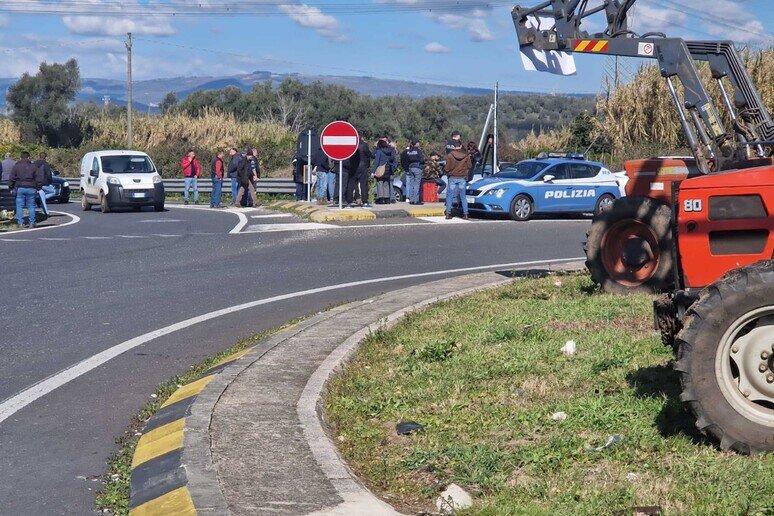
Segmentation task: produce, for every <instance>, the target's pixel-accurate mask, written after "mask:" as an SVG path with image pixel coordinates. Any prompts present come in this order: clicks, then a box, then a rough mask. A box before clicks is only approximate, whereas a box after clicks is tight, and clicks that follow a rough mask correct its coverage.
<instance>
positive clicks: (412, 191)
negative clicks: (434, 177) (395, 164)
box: [406, 140, 425, 204]
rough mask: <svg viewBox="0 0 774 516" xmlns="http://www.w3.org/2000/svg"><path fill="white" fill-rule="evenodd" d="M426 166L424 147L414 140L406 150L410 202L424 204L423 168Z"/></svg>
mask: <svg viewBox="0 0 774 516" xmlns="http://www.w3.org/2000/svg"><path fill="white" fill-rule="evenodd" d="M424 168H425V155H424V154H422V148H421V146H420V145H419V142H418V141H417V140H412V141H411V144H410V145H409V148H408V150H407V151H406V178H407V179H408V178H409V177H410V178H411V181H410V182H409V181H407V182H406V183H407V185H410V188H409V190H408V191H407V192H406V193H407V194H408V199H409V204H422V197H421V192H422V169H424Z"/></svg>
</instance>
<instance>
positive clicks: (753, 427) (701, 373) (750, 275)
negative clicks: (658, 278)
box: [675, 261, 774, 454]
mask: <svg viewBox="0 0 774 516" xmlns="http://www.w3.org/2000/svg"><path fill="white" fill-rule="evenodd" d="M684 325H685V327H684V329H683V330H682V331H681V332H680V334H679V335H678V338H677V340H678V345H679V351H678V355H677V362H676V363H675V369H676V370H677V371H678V372H679V373H680V384H681V386H682V394H681V396H680V399H681V400H682V401H683V402H684V403H685V405H686V406H687V408H688V410H690V411H691V412H692V413H693V414H694V415H695V416H696V426H697V428H698V429H699V430H700V431H701V432H702V433H703V434H705V435H708V436H711V437H712V438H713V439H715V440H717V441H718V442H719V443H720V447H721V448H722V449H723V450H734V451H736V452H738V453H743V454H755V453H761V452H767V451H774V349H773V348H774V346H773V345H772V344H774V261H768V262H759V263H756V264H754V265H749V266H747V267H742V268H739V269H735V270H733V271H731V272H730V273H728V274H726V275H725V276H724V277H723V278H722V279H720V280H718V281H717V282H715V283H714V284H712V285H710V286H709V287H707V288H706V289H705V290H704V291H703V292H702V293H701V296H700V297H699V300H698V301H696V302H695V303H694V304H693V305H692V306H691V307H690V308H689V309H688V312H687V313H686V317H685V323H684Z"/></svg>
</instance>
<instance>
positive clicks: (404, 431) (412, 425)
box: [395, 421, 425, 435]
mask: <svg viewBox="0 0 774 516" xmlns="http://www.w3.org/2000/svg"><path fill="white" fill-rule="evenodd" d="M395 431H396V432H398V435H411V434H415V433H417V432H424V431H425V427H424V426H423V425H421V424H420V423H417V422H416V421H401V422H400V423H398V424H397V425H396V426H395Z"/></svg>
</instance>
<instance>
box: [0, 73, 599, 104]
mask: <svg viewBox="0 0 774 516" xmlns="http://www.w3.org/2000/svg"><path fill="white" fill-rule="evenodd" d="M288 78H290V79H296V80H299V81H301V82H303V83H305V84H310V83H313V82H322V83H323V84H335V85H338V86H344V87H346V88H350V89H352V90H354V91H356V92H358V93H360V94H363V95H370V96H373V97H383V96H386V95H402V96H406V97H414V98H424V97H431V96H442V97H459V96H463V95H491V94H492V90H488V89H483V88H465V87H459V86H445V85H438V84H430V83H421V82H412V81H401V80H396V79H377V78H374V77H356V76H334V75H304V74H277V73H272V72H262V71H258V72H253V73H251V74H246V75H233V76H227V77H175V78H168V79H150V80H144V81H135V83H134V91H133V95H134V102H133V104H134V106H135V108H136V109H138V110H142V111H145V110H147V111H155V110H156V106H157V105H158V103H159V102H161V99H163V98H164V95H166V94H167V93H169V92H170V91H174V92H177V95H178V98H179V99H180V100H182V99H184V98H185V97H187V96H188V95H190V94H191V93H192V92H194V91H196V90H217V89H222V88H225V87H227V86H235V87H237V88H240V89H242V90H243V91H249V90H250V89H252V87H253V85H254V84H255V83H259V82H265V81H271V82H272V83H273V84H274V85H275V86H276V85H279V84H280V83H281V82H282V81H284V80H285V79H288ZM16 80H17V79H0V112H5V109H6V105H5V95H6V91H7V90H8V88H9V87H10V86H11V85H13V84H14V83H15V82H16ZM503 94H511V95H535V93H533V92H519V91H504V92H503ZM575 96H588V95H575ZM105 97H109V98H110V103H112V104H115V105H119V106H123V105H126V99H127V94H126V83H125V82H124V81H119V80H112V79H83V80H82V88H81V91H80V92H79V93H78V97H77V99H78V100H79V101H85V102H88V101H94V102H97V103H100V104H101V103H102V102H104V100H105Z"/></svg>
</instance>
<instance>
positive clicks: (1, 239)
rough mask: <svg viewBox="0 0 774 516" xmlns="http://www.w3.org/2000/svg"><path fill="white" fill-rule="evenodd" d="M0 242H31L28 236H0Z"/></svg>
mask: <svg viewBox="0 0 774 516" xmlns="http://www.w3.org/2000/svg"><path fill="white" fill-rule="evenodd" d="M0 242H32V240H30V239H29V238H0Z"/></svg>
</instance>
